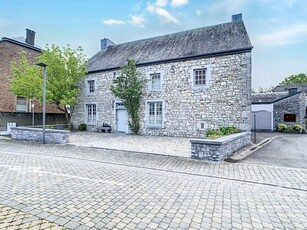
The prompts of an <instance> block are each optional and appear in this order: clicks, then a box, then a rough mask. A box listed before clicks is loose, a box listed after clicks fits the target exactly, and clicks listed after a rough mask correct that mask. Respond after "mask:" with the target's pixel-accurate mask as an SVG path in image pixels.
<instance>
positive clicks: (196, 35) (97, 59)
mask: <svg viewBox="0 0 307 230" xmlns="http://www.w3.org/2000/svg"><path fill="white" fill-rule="evenodd" d="M252 48H253V47H252V44H251V41H250V39H249V36H248V34H247V31H246V28H245V26H244V23H243V21H242V20H240V21H234V22H229V23H224V24H219V25H214V26H208V27H203V28H198V29H192V30H188V31H183V32H179V33H173V34H168V35H164V36H159V37H153V38H148V39H143V40H138V41H132V42H127V43H123V44H118V45H113V46H110V47H108V48H107V49H106V50H104V51H100V52H98V53H97V54H96V55H94V56H93V57H92V58H91V59H90V60H89V63H88V72H99V71H104V70H110V69H116V68H119V67H121V66H124V65H125V64H126V62H127V59H133V60H135V61H136V64H137V65H147V64H152V63H157V62H166V61H176V60H181V59H189V58H197V57H203V56H214V55H222V54H226V53H233V52H244V51H250V50H251V49H252Z"/></svg>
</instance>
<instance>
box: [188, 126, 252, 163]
mask: <svg viewBox="0 0 307 230" xmlns="http://www.w3.org/2000/svg"><path fill="white" fill-rule="evenodd" d="M250 140H251V133H250V132H243V133H236V134H232V135H229V136H224V137H221V138H218V139H215V140H209V139H192V140H191V145H192V155H191V158H194V159H200V160H209V161H222V160H224V159H225V158H227V157H229V156H230V155H231V154H233V153H234V152H236V151H237V150H238V149H240V148H243V147H245V146H247V145H248V144H249V143H250Z"/></svg>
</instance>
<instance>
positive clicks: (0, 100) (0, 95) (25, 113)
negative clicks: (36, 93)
mask: <svg viewBox="0 0 307 230" xmlns="http://www.w3.org/2000/svg"><path fill="white" fill-rule="evenodd" d="M26 31H27V33H26V38H24V37H16V38H7V37H3V38H1V39H0V57H1V60H0V131H3V130H6V124H7V123H9V122H15V123H16V122H17V125H31V120H32V119H31V113H30V112H31V110H32V105H33V104H34V103H33V102H34V101H33V100H26V99H25V98H23V97H16V95H14V94H12V93H11V92H9V90H8V87H9V76H10V75H11V62H12V61H18V60H20V53H21V52H22V51H25V52H26V53H27V60H28V62H29V63H30V64H34V63H36V58H37V57H38V56H39V55H40V54H41V52H42V50H41V49H40V48H39V47H38V46H37V45H35V32H34V31H32V30H29V29H26ZM34 109H35V112H36V115H37V119H39V115H40V114H39V113H41V112H42V106H41V105H39V104H38V103H36V102H35V107H34ZM46 112H47V113H57V114H58V113H61V112H60V111H59V110H57V109H56V107H55V106H54V105H47V108H46ZM55 116H56V115H55ZM50 119H53V118H52V117H50ZM40 120H41V119H40Z"/></svg>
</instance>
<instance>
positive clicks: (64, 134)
mask: <svg viewBox="0 0 307 230" xmlns="http://www.w3.org/2000/svg"><path fill="white" fill-rule="evenodd" d="M11 135H12V138H13V139H17V140H29V141H39V142H43V130H42V129H39V128H26V127H16V128H11ZM68 135H69V131H65V130H53V129H46V133H45V142H46V143H47V144H65V143H66V142H67V140H68Z"/></svg>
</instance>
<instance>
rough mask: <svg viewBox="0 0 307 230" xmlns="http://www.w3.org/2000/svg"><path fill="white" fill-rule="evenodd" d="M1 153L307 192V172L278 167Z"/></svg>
mask: <svg viewBox="0 0 307 230" xmlns="http://www.w3.org/2000/svg"><path fill="white" fill-rule="evenodd" d="M0 144H1V145H0V147H1V151H13V152H15V153H27V154H38V155H43V156H45V157H46V156H57V157H65V158H73V159H83V160H91V161H95V162H104V163H112V164H119V165H126V166H131V167H141V168H148V169H156V170H163V171H168V172H177V173H188V174H191V175H202V176H209V177H213V178H225V179H233V180H240V181H247V182H252V183H259V184H268V185H272V186H278V187H286V188H296V189H300V190H304V191H307V180H306V178H307V170H306V169H296V168H287V169H286V170H285V168H283V167H276V166H263V165H257V164H241V163H236V164H233V163H227V162H222V163H209V162H204V161H200V160H193V159H190V158H183V157H171V156H164V155H155V154H142V153H136V152H123V151H116V150H102V149H99V148H89V147H78V146H70V145H42V144H40V143H36V142H33V143H31V142H19V141H10V142H8V141H3V142H0Z"/></svg>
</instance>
